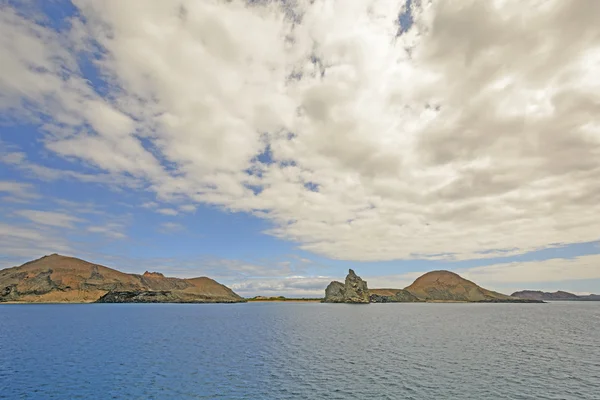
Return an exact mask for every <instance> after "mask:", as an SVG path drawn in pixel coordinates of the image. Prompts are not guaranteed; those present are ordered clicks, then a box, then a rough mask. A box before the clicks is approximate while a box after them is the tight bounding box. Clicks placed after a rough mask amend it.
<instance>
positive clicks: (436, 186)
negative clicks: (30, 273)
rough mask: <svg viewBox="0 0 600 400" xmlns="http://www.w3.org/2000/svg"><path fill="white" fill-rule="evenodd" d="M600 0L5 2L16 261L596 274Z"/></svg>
mask: <svg viewBox="0 0 600 400" xmlns="http://www.w3.org/2000/svg"><path fill="white" fill-rule="evenodd" d="M597 15H600V3H599V2H597V1H593V0H573V1H561V0H530V1H526V2H510V1H504V0H496V1H489V2H478V1H461V2H445V1H426V0H408V1H391V0H361V1H358V0H357V1H352V2H343V1H333V0H332V1H329V0H314V1H309V0H281V1H266V0H265V1H241V0H237V1H223V0H206V1H201V2H198V1H172V2H165V1H134V0H131V1H127V2H122V1H116V0H112V1H109V0H107V1H102V2H97V1H91V0H76V1H73V2H72V3H71V2H70V1H62V0H61V1H53V2H34V1H23V2H12V1H8V2H5V3H3V4H2V5H0V58H1V59H2V60H3V61H2V74H0V199H1V200H0V211H1V212H0V263H1V264H0V268H5V267H10V266H14V265H17V264H20V263H23V262H25V261H29V260H31V259H34V258H38V257H41V256H42V255H44V254H50V253H60V254H65V255H73V256H77V257H80V258H83V259H86V260H89V261H92V262H96V263H100V264H103V265H106V266H109V267H113V268H117V269H120V270H123V271H127V272H134V273H140V272H143V271H144V270H149V269H154V270H159V271H161V272H163V273H165V274H168V275H171V276H179V277H191V276H199V275H206V276H209V277H211V278H214V279H217V280H218V281H220V282H222V283H225V284H227V285H229V286H230V287H232V288H233V289H234V290H236V291H238V292H239V293H240V294H243V295H246V296H251V295H275V294H276V295H289V296H303V295H306V296H314V295H316V294H318V293H322V290H323V289H324V288H325V286H326V284H327V283H328V282H329V281H330V280H331V279H338V280H339V279H343V277H344V276H345V274H346V272H347V270H348V268H353V269H355V270H356V271H357V273H358V274H359V275H361V276H362V277H363V278H365V279H366V280H367V281H368V282H369V286H371V287H384V286H387V287H404V286H406V285H408V284H410V283H411V282H412V280H414V278H416V277H417V276H418V275H420V274H422V273H424V272H426V271H429V270H439V269H448V270H452V271H454V272H457V273H459V274H461V275H462V276H464V277H465V278H467V279H470V280H473V281H474V282H476V283H477V284H479V285H481V286H483V287H486V288H489V289H493V290H498V291H500V292H504V293H509V294H510V292H512V291H514V290H519V289H540V290H552V291H554V290H559V289H561V290H567V291H572V292H577V293H590V292H594V291H595V292H598V291H599V290H598V288H600V246H599V244H600V233H599V232H600V231H599V229H598V227H600V117H599V115H600V113H598V111H600V94H599V93H600V73H599V72H600V26H599V25H598V24H597V23H596V20H597V17H596V16H597Z"/></svg>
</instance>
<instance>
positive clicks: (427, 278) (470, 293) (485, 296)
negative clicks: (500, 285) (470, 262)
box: [406, 271, 519, 302]
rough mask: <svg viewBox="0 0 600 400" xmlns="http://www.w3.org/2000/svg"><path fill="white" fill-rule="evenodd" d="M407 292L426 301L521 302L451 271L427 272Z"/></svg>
mask: <svg viewBox="0 0 600 400" xmlns="http://www.w3.org/2000/svg"><path fill="white" fill-rule="evenodd" d="M406 290H407V291H408V292H410V293H412V294H413V295H414V296H416V297H417V298H419V299H422V300H425V301H469V302H472V301H475V302H482V301H501V302H504V301H507V302H509V301H515V302H518V301H519V299H516V298H514V297H510V296H507V295H505V294H501V293H497V292H493V291H491V290H487V289H484V288H482V287H480V286H478V285H476V284H475V283H473V282H471V281H469V280H467V279H464V278H462V277H461V276H460V275H458V274H455V273H454V272H450V271H431V272H427V273H426V274H424V275H422V276H420V277H419V278H417V279H416V280H415V281H414V282H413V283H412V284H411V285H410V286H408V287H407V288H406Z"/></svg>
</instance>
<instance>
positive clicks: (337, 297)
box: [323, 270, 370, 304]
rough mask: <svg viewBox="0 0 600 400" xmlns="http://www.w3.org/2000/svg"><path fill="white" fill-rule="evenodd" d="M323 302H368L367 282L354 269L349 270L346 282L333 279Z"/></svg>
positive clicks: (326, 290)
mask: <svg viewBox="0 0 600 400" xmlns="http://www.w3.org/2000/svg"><path fill="white" fill-rule="evenodd" d="M323 302H324V303H355V304H368V303H369V302H370V299H369V289H368V288H367V282H365V281H363V280H362V279H361V278H360V277H358V276H357V275H356V274H355V273H354V271H353V270H349V271H348V275H347V276H346V280H345V282H344V283H341V282H337V281H333V282H331V283H330V284H329V286H327V288H326V289H325V298H324V299H323Z"/></svg>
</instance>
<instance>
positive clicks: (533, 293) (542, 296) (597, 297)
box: [511, 290, 600, 301]
mask: <svg viewBox="0 0 600 400" xmlns="http://www.w3.org/2000/svg"><path fill="white" fill-rule="evenodd" d="M511 296H513V297H518V298H520V299H530V300H544V301H600V294H589V295H585V296H580V295H576V294H573V293H569V292H563V291H561V290H559V291H557V292H542V291H540V290H522V291H520V292H514V293H513V294H512V295H511Z"/></svg>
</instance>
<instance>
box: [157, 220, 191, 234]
mask: <svg viewBox="0 0 600 400" xmlns="http://www.w3.org/2000/svg"><path fill="white" fill-rule="evenodd" d="M159 230H160V231H161V232H163V233H173V232H181V231H183V230H185V227H184V226H183V225H181V224H178V223H175V222H164V223H162V224H160V227H159Z"/></svg>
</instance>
